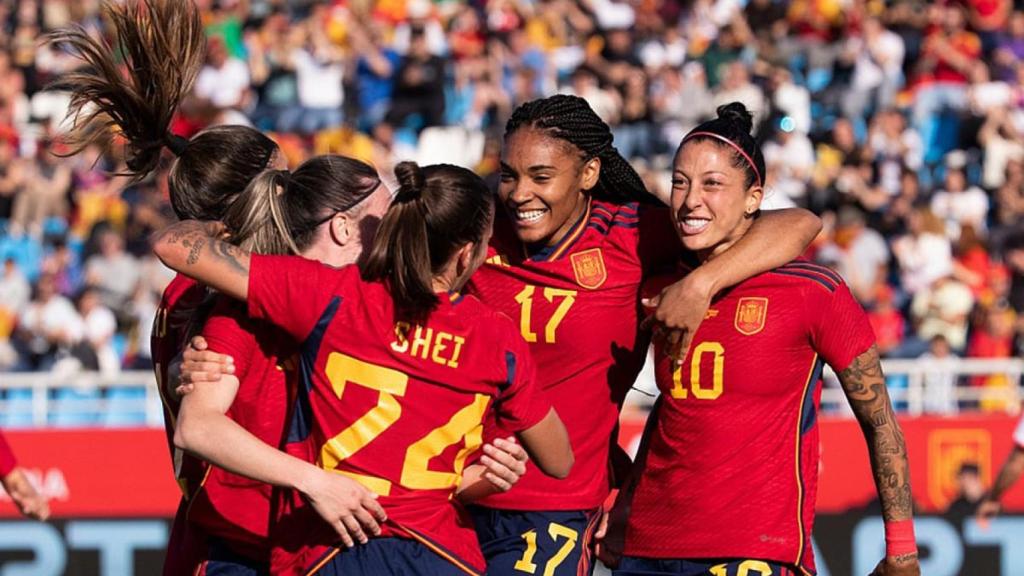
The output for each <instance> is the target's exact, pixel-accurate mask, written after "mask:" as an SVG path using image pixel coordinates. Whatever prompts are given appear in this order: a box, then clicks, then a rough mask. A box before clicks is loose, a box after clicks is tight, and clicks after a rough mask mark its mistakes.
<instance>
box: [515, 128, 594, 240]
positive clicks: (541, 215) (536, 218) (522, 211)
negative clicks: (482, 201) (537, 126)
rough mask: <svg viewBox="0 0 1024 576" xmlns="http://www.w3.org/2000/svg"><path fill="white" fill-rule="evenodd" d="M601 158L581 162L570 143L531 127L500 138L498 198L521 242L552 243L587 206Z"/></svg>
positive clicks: (570, 225) (567, 229)
mask: <svg viewBox="0 0 1024 576" xmlns="http://www.w3.org/2000/svg"><path fill="white" fill-rule="evenodd" d="M600 173H601V161H600V160H598V159H596V158H595V159H591V160H589V161H586V162H584V161H583V160H582V158H581V157H580V153H579V151H578V150H576V149H575V148H574V147H573V146H572V145H571V144H569V143H567V142H564V141H562V140H559V139H557V138H552V137H551V136H548V135H547V134H545V133H544V132H541V131H539V130H534V129H532V128H521V129H519V130H516V131H515V132H513V133H512V134H511V135H510V136H508V137H507V138H506V139H505V146H504V147H503V149H502V152H501V184H500V185H499V187H498V198H499V200H500V202H501V204H502V206H504V208H505V210H506V211H507V212H508V215H509V216H510V217H511V219H512V222H513V223H514V224H515V230H516V235H517V236H519V239H520V240H521V241H523V242H524V243H526V244H537V245H543V246H553V245H555V244H557V243H558V242H559V241H560V240H561V239H562V238H563V237H564V236H565V234H566V233H567V232H568V231H569V230H570V229H571V228H572V225H573V224H574V223H576V221H577V220H578V219H579V218H580V216H582V214H583V212H584V211H585V210H586V208H587V200H588V199H587V191H589V190H590V189H591V188H593V187H594V186H595V185H596V184H597V179H598V176H599V175H600Z"/></svg>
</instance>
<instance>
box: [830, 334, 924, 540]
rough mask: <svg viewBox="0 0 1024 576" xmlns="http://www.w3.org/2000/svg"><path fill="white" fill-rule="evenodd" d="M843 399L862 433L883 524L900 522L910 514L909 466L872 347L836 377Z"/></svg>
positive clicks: (898, 427) (882, 376)
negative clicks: (879, 503) (843, 392)
mask: <svg viewBox="0 0 1024 576" xmlns="http://www.w3.org/2000/svg"><path fill="white" fill-rule="evenodd" d="M839 381H840V383H842V386H843V390H844V391H845V392H846V397H847V399H848V400H849V401H850V406H851V407H852V408H853V412H854V414H855V415H856V416H857V421H858V422H859V423H860V427H861V429H862V430H863V431H864V437H865V439H866V440H867V442H868V453H869V454H870V456H871V469H872V472H873V473H874V477H875V486H876V487H877V489H878V497H879V498H880V499H881V501H882V514H883V516H884V517H885V519H886V520H904V519H907V518H910V517H911V515H912V513H913V499H912V497H911V493H910V466H909V464H908V462H907V446H906V443H905V442H904V440H903V431H902V430H900V426H899V424H898V423H897V422H896V415H895V414H894V413H893V410H892V404H891V403H890V402H889V393H888V391H887V390H886V388H885V376H884V375H883V374H882V366H881V363H880V361H879V359H878V350H876V349H875V347H874V346H872V347H871V349H870V350H868V351H867V352H865V353H863V354H861V355H860V356H858V357H857V358H856V359H855V360H854V361H853V363H851V364H850V366H849V367H847V368H846V369H845V370H843V371H842V372H840V373H839Z"/></svg>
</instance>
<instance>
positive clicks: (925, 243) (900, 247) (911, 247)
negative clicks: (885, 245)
mask: <svg viewBox="0 0 1024 576" xmlns="http://www.w3.org/2000/svg"><path fill="white" fill-rule="evenodd" d="M892 253H893V255H894V256H895V257H896V261H897V262H898V263H899V267H900V280H901V285H902V287H903V290H904V291H906V292H907V293H908V294H910V295H913V294H916V293H917V292H918V291H919V290H922V289H924V288H927V287H929V286H931V285H932V284H933V283H934V282H935V281H936V280H939V279H940V278H944V277H946V276H949V275H950V274H952V273H953V247H952V244H951V243H950V241H949V238H948V237H947V236H946V226H945V224H944V223H943V222H942V220H940V219H939V218H938V217H937V216H935V214H933V213H932V211H931V210H930V209H928V208H927V207H925V206H918V207H916V208H915V209H914V210H913V211H912V212H911V213H910V216H909V217H908V218H907V233H906V234H904V235H903V236H900V237H899V238H897V239H896V240H895V241H894V242H893V243H892Z"/></svg>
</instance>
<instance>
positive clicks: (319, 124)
mask: <svg viewBox="0 0 1024 576" xmlns="http://www.w3.org/2000/svg"><path fill="white" fill-rule="evenodd" d="M292 62H293V63H294V65H295V73H296V77H297V80H298V96H299V105H300V106H301V107H302V115H301V118H300V119H299V121H298V126H286V127H283V129H284V130H285V131H293V130H295V129H297V130H298V131H299V132H300V133H302V134H307V135H309V134H314V133H316V132H319V131H320V130H325V129H330V128H337V127H338V126H341V122H342V109H341V107H342V104H343V103H344V101H345V93H344V87H343V84H342V82H343V80H344V73H345V64H344V54H343V53H342V51H341V49H340V48H339V47H338V46H335V45H334V44H332V43H331V41H330V40H329V39H328V38H327V36H326V34H325V33H324V31H323V30H322V29H321V28H320V27H319V26H316V25H313V24H311V25H309V27H308V36H307V40H306V44H305V46H303V47H302V48H299V49H297V50H295V51H294V52H293V53H292Z"/></svg>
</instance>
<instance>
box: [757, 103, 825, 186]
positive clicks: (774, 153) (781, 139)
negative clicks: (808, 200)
mask: <svg viewBox="0 0 1024 576" xmlns="http://www.w3.org/2000/svg"><path fill="white" fill-rule="evenodd" d="M775 127H776V130H775V136H774V137H773V138H772V139H771V140H770V141H768V142H767V143H766V144H765V145H764V162H765V165H766V167H767V169H768V175H767V178H766V182H767V184H768V187H769V188H771V189H772V191H773V192H775V193H779V194H785V195H786V196H787V197H789V199H790V200H792V201H793V202H796V203H800V202H803V200H804V198H805V197H806V196H807V182H808V180H809V179H810V178H811V173H812V172H813V171H814V146H813V145H812V144H811V140H810V139H809V138H808V137H807V135H806V134H804V133H802V132H800V131H799V130H797V129H796V122H795V121H794V120H793V119H792V118H790V117H789V116H783V117H782V118H780V119H779V121H778V122H777V123H776V124H775Z"/></svg>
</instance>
